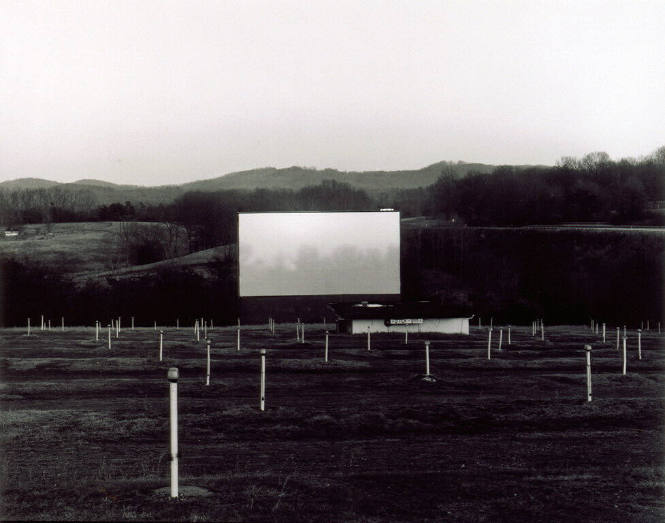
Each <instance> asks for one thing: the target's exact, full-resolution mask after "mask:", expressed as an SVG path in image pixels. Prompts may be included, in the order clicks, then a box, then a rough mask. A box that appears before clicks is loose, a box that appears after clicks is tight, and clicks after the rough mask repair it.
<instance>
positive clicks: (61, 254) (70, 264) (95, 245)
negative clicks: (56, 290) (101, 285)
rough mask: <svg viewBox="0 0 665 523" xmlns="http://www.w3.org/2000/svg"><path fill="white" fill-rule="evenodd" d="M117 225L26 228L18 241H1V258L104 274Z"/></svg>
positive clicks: (71, 270)
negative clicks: (33, 261) (32, 261)
mask: <svg viewBox="0 0 665 523" xmlns="http://www.w3.org/2000/svg"><path fill="white" fill-rule="evenodd" d="M117 227H118V224H117V223H113V222H84V223H55V224H53V225H52V228H51V234H49V233H48V232H47V227H46V226H45V225H44V224H37V225H25V226H24V227H23V233H22V235H21V237H20V238H17V239H6V240H2V241H0V256H16V257H18V258H27V259H31V260H36V261H39V262H42V263H44V264H48V265H54V266H57V267H62V268H63V270H65V271H66V272H77V271H81V270H89V271H95V270H103V269H104V268H105V267H106V262H107V258H108V252H109V249H110V248H111V247H112V243H113V235H114V233H115V231H117Z"/></svg>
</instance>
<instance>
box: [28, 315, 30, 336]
mask: <svg viewBox="0 0 665 523" xmlns="http://www.w3.org/2000/svg"><path fill="white" fill-rule="evenodd" d="M28 336H30V318H28Z"/></svg>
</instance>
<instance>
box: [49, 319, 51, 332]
mask: <svg viewBox="0 0 665 523" xmlns="http://www.w3.org/2000/svg"><path fill="white" fill-rule="evenodd" d="M48 330H51V320H49V321H48Z"/></svg>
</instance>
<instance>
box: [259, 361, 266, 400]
mask: <svg viewBox="0 0 665 523" xmlns="http://www.w3.org/2000/svg"><path fill="white" fill-rule="evenodd" d="M260 408H261V411H264V410H266V350H265V349H261V404H260Z"/></svg>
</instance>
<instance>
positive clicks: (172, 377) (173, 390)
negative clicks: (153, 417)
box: [167, 367, 178, 498]
mask: <svg viewBox="0 0 665 523" xmlns="http://www.w3.org/2000/svg"><path fill="white" fill-rule="evenodd" d="M167 376H168V380H169V413H170V421H171V438H170V439H171V449H170V450H171V497H172V498H177V497H178V368H177V367H171V368H170V369H169V371H168V374H167Z"/></svg>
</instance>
